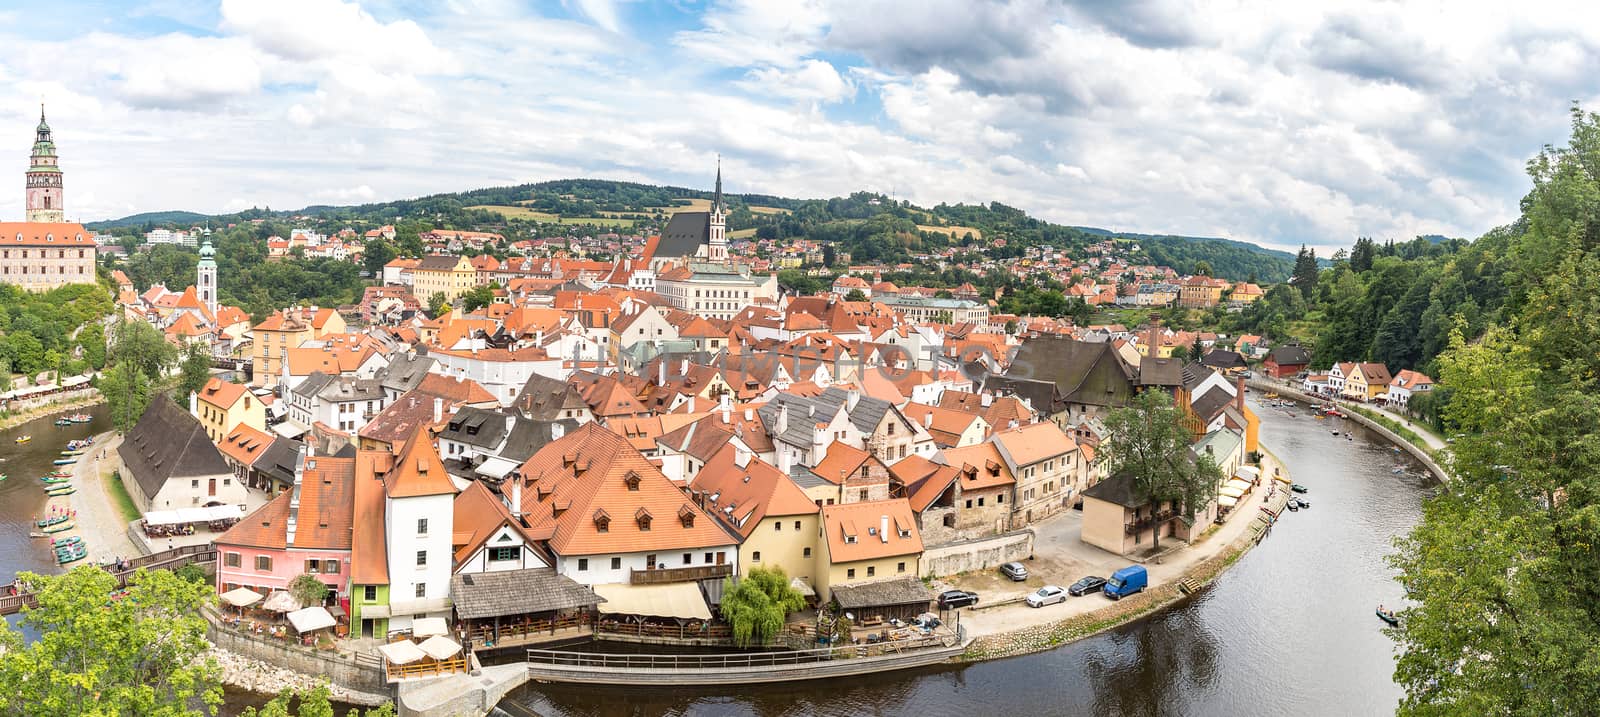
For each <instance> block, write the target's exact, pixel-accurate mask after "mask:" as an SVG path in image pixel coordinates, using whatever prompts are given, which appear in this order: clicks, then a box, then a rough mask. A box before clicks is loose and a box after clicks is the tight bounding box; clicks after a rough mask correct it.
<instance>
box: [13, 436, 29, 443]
mask: <svg viewBox="0 0 1600 717" xmlns="http://www.w3.org/2000/svg"><path fill="white" fill-rule="evenodd" d="M31 440H33V436H17V442H18V443H27V442H28V441H31Z"/></svg>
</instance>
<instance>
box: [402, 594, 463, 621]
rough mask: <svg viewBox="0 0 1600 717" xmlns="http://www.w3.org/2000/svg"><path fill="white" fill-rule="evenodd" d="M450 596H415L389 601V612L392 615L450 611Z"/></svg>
mask: <svg viewBox="0 0 1600 717" xmlns="http://www.w3.org/2000/svg"><path fill="white" fill-rule="evenodd" d="M449 610H450V598H446V597H436V598H415V599H411V600H393V599H391V600H390V601H389V614H390V616H391V617H398V616H401V615H426V614H428V613H430V612H449Z"/></svg>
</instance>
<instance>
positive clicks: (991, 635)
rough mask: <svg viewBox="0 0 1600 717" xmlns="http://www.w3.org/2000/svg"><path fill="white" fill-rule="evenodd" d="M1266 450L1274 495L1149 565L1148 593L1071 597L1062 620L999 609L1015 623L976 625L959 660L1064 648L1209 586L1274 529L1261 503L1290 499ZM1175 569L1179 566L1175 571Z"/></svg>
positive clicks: (1285, 477)
mask: <svg viewBox="0 0 1600 717" xmlns="http://www.w3.org/2000/svg"><path fill="white" fill-rule="evenodd" d="M1262 453H1263V459H1262V466H1261V467H1262V478H1263V480H1264V482H1263V484H1262V488H1260V489H1258V493H1264V492H1265V491H1266V490H1267V489H1268V488H1269V487H1270V488H1271V489H1272V492H1271V498H1270V499H1269V498H1266V497H1265V496H1264V495H1263V497H1262V498H1259V499H1258V500H1253V501H1250V502H1249V503H1248V504H1247V505H1245V506H1242V508H1243V509H1242V510H1240V511H1238V512H1236V513H1235V514H1234V515H1233V520H1230V521H1228V523H1227V524H1225V525H1223V526H1221V527H1220V528H1218V529H1215V530H1212V531H1211V532H1209V533H1207V534H1206V535H1204V536H1203V537H1202V538H1201V539H1200V540H1199V541H1196V542H1195V543H1194V544H1192V545H1189V546H1186V547H1184V548H1181V549H1178V550H1175V551H1173V552H1171V553H1166V554H1163V555H1162V556H1161V558H1160V559H1159V563H1158V564H1151V565H1148V566H1147V567H1148V568H1149V569H1150V587H1149V588H1147V589H1146V590H1145V591H1144V592H1142V593H1139V594H1138V595H1134V596H1132V597H1127V598H1123V599H1122V600H1118V601H1115V602H1109V603H1104V602H1103V603H1102V604H1101V605H1100V606H1098V607H1092V608H1090V609H1087V610H1083V609H1082V606H1085V605H1093V604H1094V603H1084V602H1074V601H1084V600H1090V601H1103V598H1101V597H1100V596H1098V595H1089V596H1085V597H1078V598H1069V599H1068V602H1067V603H1065V604H1066V605H1068V606H1073V607H1077V608H1078V611H1077V612H1076V613H1075V614H1072V615H1070V616H1067V617H1064V618H1063V617H1059V616H1058V615H1059V612H1054V611H1055V610H1057V608H1056V607H1055V606H1050V607H1044V608H1028V607H1023V606H1020V605H1017V606H1007V607H1004V608H998V609H999V610H1005V611H1007V612H1008V613H1009V614H1008V615H1007V617H1008V618H1011V619H1010V620H1007V622H1010V623H1012V624H1011V625H1008V626H1007V627H1006V629H1001V630H994V631H987V630H983V629H982V628H981V627H980V628H978V630H977V631H976V632H978V633H981V634H977V635H976V636H975V637H974V639H973V641H972V643H971V644H970V645H968V646H967V650H966V652H965V653H963V654H962V656H961V658H960V659H959V660H958V661H959V662H969V663H970V662H981V661H986V660H995V659H1000V658H1003V657H1014V656H1017V655H1025V654H1029V653H1033V652H1041V651H1044V650H1049V649H1052V648H1056V647H1060V646H1062V645H1065V644H1067V643H1071V642H1075V641H1077V640H1082V639H1084V638H1088V637H1092V636H1094V635H1097V634H1099V633H1101V632H1104V631H1106V630H1109V629H1112V628H1115V627H1120V626H1122V625H1125V624H1128V623H1130V622H1133V621H1135V620H1138V619H1140V618H1142V617H1144V616H1146V615H1149V614H1151V613H1153V612H1156V611H1158V610H1161V609H1163V608H1166V607H1168V606H1170V605H1172V604H1173V603H1176V602H1178V601H1179V600H1182V599H1183V598H1185V597H1187V593H1185V592H1184V591H1183V590H1182V589H1180V586H1183V585H1185V584H1187V585H1190V586H1194V587H1195V588H1196V589H1203V588H1204V587H1205V586H1206V585H1209V584H1211V582H1212V581H1214V580H1216V578H1217V577H1218V576H1220V575H1221V574H1222V573H1223V571H1225V570H1227V568H1228V567H1230V566H1232V565H1233V564H1234V563H1235V562H1237V561H1238V560H1239V558H1241V557H1243V556H1244V554H1245V553H1247V552H1249V551H1250V549H1251V548H1253V547H1255V546H1256V545H1258V544H1259V543H1260V542H1261V540H1262V539H1263V538H1264V537H1265V535H1266V534H1269V533H1270V531H1271V523H1270V522H1268V521H1267V520H1266V518H1265V515H1264V514H1263V513H1262V512H1261V510H1260V509H1259V507H1258V506H1263V505H1264V506H1265V507H1266V508H1267V509H1268V510H1271V511H1272V512H1273V513H1275V514H1278V513H1281V512H1282V511H1283V506H1284V504H1285V503H1287V502H1288V500H1289V495H1290V493H1289V490H1288V489H1287V485H1288V483H1287V482H1283V483H1282V484H1281V485H1274V484H1273V483H1272V481H1273V476H1274V475H1280V476H1281V479H1282V481H1289V480H1291V478H1290V475H1289V470H1288V468H1287V466H1285V465H1284V464H1283V463H1282V461H1280V460H1278V458H1277V456H1275V455H1273V454H1272V452H1271V451H1270V450H1268V449H1267V448H1266V447H1265V446H1263V447H1262ZM1246 512H1248V513H1249V514H1248V515H1247V514H1246ZM1219 546H1220V547H1219ZM1208 551H1209V552H1208ZM1175 563H1176V564H1177V565H1176V566H1175V565H1174V564H1175ZM1162 566H1168V569H1165V570H1163V569H1161V568H1162ZM1178 566H1181V567H1178ZM1172 567H1178V569H1176V570H1173V569H1171V568H1172ZM1069 609H1070V608H1069ZM987 617H988V616H984V617H978V618H969V619H966V620H963V625H965V626H969V628H970V627H971V626H972V623H973V622H974V621H978V622H988V621H989V620H987V619H986V618H987ZM1016 623H1024V624H1016Z"/></svg>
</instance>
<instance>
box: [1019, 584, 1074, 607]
mask: <svg viewBox="0 0 1600 717" xmlns="http://www.w3.org/2000/svg"><path fill="white" fill-rule="evenodd" d="M1027 600H1028V607H1044V606H1046V605H1053V604H1055V603H1058V602H1066V600H1067V591H1066V589H1064V588H1062V587H1061V586H1060V585H1046V586H1044V587H1042V588H1039V590H1038V591H1037V592H1032V593H1028V598H1027Z"/></svg>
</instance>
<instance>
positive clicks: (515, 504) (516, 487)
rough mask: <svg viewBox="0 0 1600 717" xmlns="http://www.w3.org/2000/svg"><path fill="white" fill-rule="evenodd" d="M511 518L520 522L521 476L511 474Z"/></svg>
mask: <svg viewBox="0 0 1600 717" xmlns="http://www.w3.org/2000/svg"><path fill="white" fill-rule="evenodd" d="M511 517H513V518H516V519H517V521H518V522H521V521H522V476H520V475H517V474H515V473H513V474H511Z"/></svg>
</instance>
